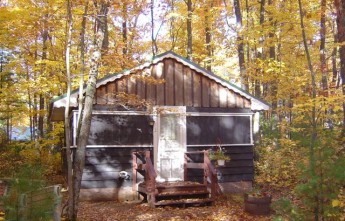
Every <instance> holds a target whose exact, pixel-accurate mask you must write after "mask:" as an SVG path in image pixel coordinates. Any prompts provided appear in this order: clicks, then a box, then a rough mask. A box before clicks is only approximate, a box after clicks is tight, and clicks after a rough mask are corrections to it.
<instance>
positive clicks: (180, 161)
mask: <svg viewBox="0 0 345 221" xmlns="http://www.w3.org/2000/svg"><path fill="white" fill-rule="evenodd" d="M185 113H186V108H185V107H166V108H164V109H163V110H160V111H159V114H158V121H157V128H156V129H157V130H156V136H157V145H156V148H157V149H156V151H155V153H156V156H157V157H155V159H157V161H156V170H157V174H158V176H157V181H158V182H162V181H178V180H183V177H184V153H185V152H186V114H185Z"/></svg>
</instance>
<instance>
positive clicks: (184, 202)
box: [138, 181, 213, 207]
mask: <svg viewBox="0 0 345 221" xmlns="http://www.w3.org/2000/svg"><path fill="white" fill-rule="evenodd" d="M145 189H146V188H145V183H141V184H139V187H138V192H139V193H140V194H142V195H144V196H145V195H146V192H145ZM212 202H213V199H211V198H210V193H209V191H208V190H207V187H206V186H205V185H203V184H200V183H194V182H182V181H179V182H164V183H157V185H156V190H155V197H154V202H149V203H150V205H151V206H154V207H157V206H182V207H185V206H205V205H210V204H212Z"/></svg>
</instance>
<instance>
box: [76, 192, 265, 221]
mask: <svg viewBox="0 0 345 221" xmlns="http://www.w3.org/2000/svg"><path fill="white" fill-rule="evenodd" d="M78 220H80V221H91V220H92V221H127V220H128V221H129V220H130V221H146V220H147V221H148V220H150V221H159V220H164V221H165V220H167V221H168V220H169V221H185V220H195V221H196V220H198V221H200V220H205V221H211V220H215V221H228V220H229V221H230V220H231V221H236V220H241V221H242V220H257V221H266V220H271V218H270V216H269V215H267V216H254V215H250V214H248V213H245V212H244V210H243V197H242V195H224V196H222V197H220V198H218V199H217V200H216V202H215V203H214V205H213V206H203V207H187V208H178V207H158V208H150V207H149V206H148V204H147V203H140V202H132V203H131V202H123V203H121V202H115V201H108V202H80V209H79V213H78Z"/></svg>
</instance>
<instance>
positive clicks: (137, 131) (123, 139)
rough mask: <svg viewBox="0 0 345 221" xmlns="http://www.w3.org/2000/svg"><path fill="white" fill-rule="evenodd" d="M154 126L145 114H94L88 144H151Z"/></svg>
mask: <svg viewBox="0 0 345 221" xmlns="http://www.w3.org/2000/svg"><path fill="white" fill-rule="evenodd" d="M152 140H153V135H152V127H151V126H150V125H149V122H148V118H147V117H146V116H143V115H105V114H104V115H103V114H96V115H92V119H91V128H90V135H89V140H88V145H151V144H152Z"/></svg>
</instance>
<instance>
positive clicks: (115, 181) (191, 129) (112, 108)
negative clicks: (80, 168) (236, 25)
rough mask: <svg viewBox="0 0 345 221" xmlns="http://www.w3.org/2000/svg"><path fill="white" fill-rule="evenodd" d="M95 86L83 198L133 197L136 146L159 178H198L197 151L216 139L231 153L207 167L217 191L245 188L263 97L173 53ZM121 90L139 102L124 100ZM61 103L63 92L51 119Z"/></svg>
mask: <svg viewBox="0 0 345 221" xmlns="http://www.w3.org/2000/svg"><path fill="white" fill-rule="evenodd" d="M148 79H149V80H148ZM150 79H151V80H150ZM152 79H155V80H152ZM96 87H97V90H96V96H95V101H94V107H93V115H92V122H91V131H90V136H89V141H88V145H87V151H86V165H85V169H84V173H83V177H82V191H81V197H82V198H83V199H105V198H107V199H122V200H132V199H135V198H136V197H137V195H138V194H137V191H138V189H140V186H139V187H138V184H139V183H141V182H142V181H144V179H145V173H139V172H138V171H139V168H138V165H139V164H140V163H144V164H145V159H146V158H145V157H144V159H143V158H140V157H139V158H140V159H141V160H139V158H137V157H136V154H137V153H145V154H146V155H145V156H146V157H150V158H151V162H152V167H153V169H154V172H155V173H156V174H155V175H156V177H155V182H157V183H158V184H159V183H161V182H167V181H168V182H177V181H190V182H203V180H205V174H204V171H205V170H204V169H202V168H201V167H202V166H201V167H199V166H200V165H202V163H205V161H204V152H200V151H204V150H210V149H212V148H215V147H216V146H217V145H219V144H220V145H221V147H222V148H223V150H224V152H225V153H226V154H227V155H229V156H230V157H231V160H230V161H228V162H226V164H225V165H224V166H221V167H218V166H217V165H215V164H213V169H212V168H211V169H212V170H214V171H216V174H217V182H218V186H219V188H220V190H221V191H223V192H229V191H234V190H236V188H237V189H238V188H240V189H247V188H250V187H251V183H252V180H253V172H254V171H253V170H254V168H253V148H254V142H253V128H254V127H255V125H254V122H253V118H254V117H253V116H254V114H255V113H257V112H258V111H262V110H268V108H269V106H268V105H267V104H266V103H265V102H263V101H261V100H259V99H257V98H255V97H254V96H252V95H251V94H249V93H248V92H246V91H244V90H242V89H240V88H238V87H237V86H235V85H233V84H231V83H229V82H228V81H225V80H223V79H221V78H219V77H217V76H216V75H214V74H213V73H211V72H209V71H207V70H205V69H204V68H201V67H200V66H198V65H196V64H194V63H192V62H191V61H189V60H186V59H185V58H182V57H181V56H179V55H176V54H175V53H173V52H166V53H164V54H161V55H159V56H157V57H155V58H154V59H153V60H152V61H151V62H149V63H145V64H143V65H140V66H138V67H136V68H133V69H131V70H127V71H124V72H122V73H120V74H113V75H109V76H106V77H104V78H102V79H100V80H98V81H97V85H96ZM125 95H126V96H132V98H137V101H140V102H142V103H143V104H144V105H142V106H141V107H138V105H137V103H138V102H134V103H136V105H131V102H132V103H133V101H128V102H124V99H123V97H125ZM132 100H133V99H132ZM77 102H78V92H77V91H74V92H72V95H71V103H70V105H71V108H72V112H71V122H72V128H73V132H72V137H73V146H75V145H76V137H75V134H76V133H75V128H76V121H77V118H78V113H77V111H76V107H77ZM65 104H66V96H61V97H58V98H56V99H54V100H53V102H52V109H51V120H52V121H62V120H63V119H64V107H65ZM148 151H149V152H148ZM186 152H187V153H191V154H186ZM193 153H194V155H193ZM195 153H200V154H199V155H198V154H195ZM138 160H139V161H138ZM134 161H135V162H134ZM138 162H139V163H138ZM186 163H189V164H188V165H189V166H188V165H187V164H186ZM193 163H194V164H193ZM193 165H194V166H193ZM198 165H199V166H198ZM144 166H145V165H144ZM146 168H148V167H147V162H146ZM187 170H188V171H187ZM158 184H157V185H158Z"/></svg>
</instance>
